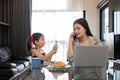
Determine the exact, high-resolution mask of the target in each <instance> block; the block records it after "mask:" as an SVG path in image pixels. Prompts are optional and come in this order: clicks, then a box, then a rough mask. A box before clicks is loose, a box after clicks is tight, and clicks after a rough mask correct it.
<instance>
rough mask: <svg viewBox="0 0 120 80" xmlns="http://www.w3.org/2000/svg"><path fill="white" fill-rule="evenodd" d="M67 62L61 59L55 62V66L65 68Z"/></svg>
mask: <svg viewBox="0 0 120 80" xmlns="http://www.w3.org/2000/svg"><path fill="white" fill-rule="evenodd" d="M65 66H66V64H65V63H64V62H61V61H57V62H55V63H54V67H55V68H65Z"/></svg>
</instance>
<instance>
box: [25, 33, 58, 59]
mask: <svg viewBox="0 0 120 80" xmlns="http://www.w3.org/2000/svg"><path fill="white" fill-rule="evenodd" d="M44 45H45V38H44V35H43V34H42V33H34V34H33V35H32V36H30V37H29V38H28V39H27V52H30V53H31V55H32V57H38V58H40V59H41V60H44V61H49V60H51V58H52V56H53V55H54V54H55V53H56V51H57V49H58V45H57V44H55V45H54V46H53V48H52V50H51V51H50V52H49V53H48V54H46V55H45V54H43V53H44V51H43V50H42V47H44Z"/></svg>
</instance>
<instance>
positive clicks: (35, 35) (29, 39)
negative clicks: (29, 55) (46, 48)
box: [26, 33, 43, 52]
mask: <svg viewBox="0 0 120 80" xmlns="http://www.w3.org/2000/svg"><path fill="white" fill-rule="evenodd" d="M41 36H43V34H42V33H33V35H31V36H29V37H28V38H27V40H26V51H27V52H29V51H30V49H31V37H32V38H33V41H32V42H33V43H34V44H35V41H38V40H39V39H40V37H41Z"/></svg>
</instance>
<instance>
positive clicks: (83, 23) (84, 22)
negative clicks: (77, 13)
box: [73, 18, 93, 36]
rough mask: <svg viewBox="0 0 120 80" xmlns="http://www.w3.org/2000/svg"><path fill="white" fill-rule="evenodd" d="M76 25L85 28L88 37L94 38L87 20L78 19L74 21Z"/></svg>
mask: <svg viewBox="0 0 120 80" xmlns="http://www.w3.org/2000/svg"><path fill="white" fill-rule="evenodd" d="M76 23H77V24H80V25H81V26H83V27H84V28H85V29H86V34H87V35H88V36H93V35H92V33H91V31H90V28H89V25H88V22H87V20H86V19H84V18H79V19H77V20H75V21H74V23H73V25H74V24H76Z"/></svg>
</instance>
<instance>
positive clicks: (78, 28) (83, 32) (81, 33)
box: [74, 23, 86, 38]
mask: <svg viewBox="0 0 120 80" xmlns="http://www.w3.org/2000/svg"><path fill="white" fill-rule="evenodd" d="M74 34H75V35H76V37H77V38H81V37H82V36H84V35H86V29H85V28H84V27H83V26H82V25H80V24H78V23H75V24H74Z"/></svg>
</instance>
